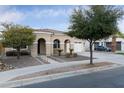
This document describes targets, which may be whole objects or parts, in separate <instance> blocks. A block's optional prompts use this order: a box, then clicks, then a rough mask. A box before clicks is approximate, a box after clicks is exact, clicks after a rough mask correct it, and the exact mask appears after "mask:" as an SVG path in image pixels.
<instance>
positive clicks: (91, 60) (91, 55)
mask: <svg viewBox="0 0 124 93" xmlns="http://www.w3.org/2000/svg"><path fill="white" fill-rule="evenodd" d="M92 46H93V44H92V42H90V64H93V49H92Z"/></svg>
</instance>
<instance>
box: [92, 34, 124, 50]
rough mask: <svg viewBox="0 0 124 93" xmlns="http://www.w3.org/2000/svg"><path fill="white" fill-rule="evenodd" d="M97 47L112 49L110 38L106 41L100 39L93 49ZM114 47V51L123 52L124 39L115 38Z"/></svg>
mask: <svg viewBox="0 0 124 93" xmlns="http://www.w3.org/2000/svg"><path fill="white" fill-rule="evenodd" d="M98 45H99V46H107V47H110V48H112V47H113V45H112V36H111V37H109V38H108V39H102V40H99V41H96V43H95V44H94V47H95V46H98ZM115 47H116V51H124V39H123V38H120V37H118V36H117V37H116V44H115Z"/></svg>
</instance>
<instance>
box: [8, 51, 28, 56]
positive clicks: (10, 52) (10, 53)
mask: <svg viewBox="0 0 124 93" xmlns="http://www.w3.org/2000/svg"><path fill="white" fill-rule="evenodd" d="M20 55H21V56H24V55H30V52H29V51H27V50H21V52H20ZM6 56H17V51H16V50H14V51H7V52H6Z"/></svg>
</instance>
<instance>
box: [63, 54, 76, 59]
mask: <svg viewBox="0 0 124 93" xmlns="http://www.w3.org/2000/svg"><path fill="white" fill-rule="evenodd" d="M65 56H66V58H72V57H77V53H73V54H70V53H66V54H65Z"/></svg>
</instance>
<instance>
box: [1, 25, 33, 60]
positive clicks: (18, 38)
mask: <svg viewBox="0 0 124 93" xmlns="http://www.w3.org/2000/svg"><path fill="white" fill-rule="evenodd" d="M2 26H3V27H4V32H3V35H2V43H3V45H4V46H5V47H13V48H16V50H17V58H18V59H19V58H20V49H21V47H22V46H30V45H32V44H33V42H34V40H35V35H34V34H33V29H31V28H29V27H26V26H21V25H15V24H2Z"/></svg>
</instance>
